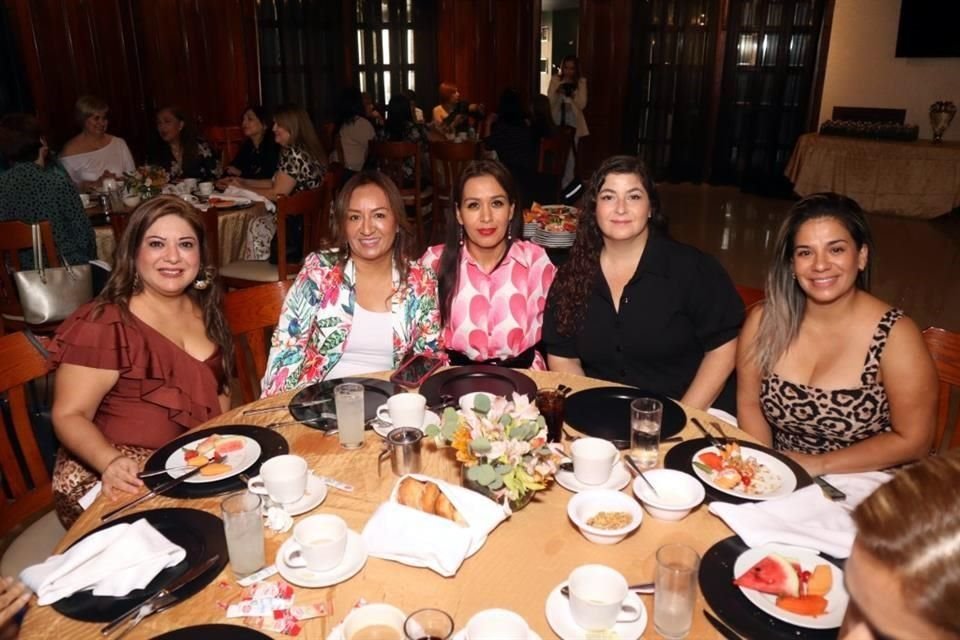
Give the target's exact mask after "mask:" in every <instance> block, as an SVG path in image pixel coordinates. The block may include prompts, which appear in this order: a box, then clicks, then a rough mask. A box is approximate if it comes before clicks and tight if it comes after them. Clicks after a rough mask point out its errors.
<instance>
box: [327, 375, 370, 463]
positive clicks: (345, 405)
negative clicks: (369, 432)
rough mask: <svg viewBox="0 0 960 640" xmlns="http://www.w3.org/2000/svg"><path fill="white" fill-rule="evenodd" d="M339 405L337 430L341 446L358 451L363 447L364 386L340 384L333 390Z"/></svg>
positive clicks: (351, 383) (348, 383) (350, 383)
mask: <svg viewBox="0 0 960 640" xmlns="http://www.w3.org/2000/svg"><path fill="white" fill-rule="evenodd" d="M333 398H334V402H335V403H336V405H337V429H338V430H339V435H340V446H341V447H343V448H345V449H358V448H360V447H362V446H363V385H362V384H356V383H353V382H345V383H343V384H338V385H337V386H336V387H335V388H334V389H333Z"/></svg>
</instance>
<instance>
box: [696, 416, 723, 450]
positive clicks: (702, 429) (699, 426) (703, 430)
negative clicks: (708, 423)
mask: <svg viewBox="0 0 960 640" xmlns="http://www.w3.org/2000/svg"><path fill="white" fill-rule="evenodd" d="M690 422H692V423H693V426H695V427H696V428H697V429H699V430H700V433H702V434H703V436H704V437H705V438H706V439H707V441H708V442H709V443H710V444H712V445H713V446H715V447H716V448H717V449H723V443H722V442H720V441H719V440H717V438H716V436H714V435H713V434H712V433H710V432H709V431H707V429H706V428H705V427H704V426H703V425H702V424H701V423H700V421H699V420H697V419H696V418H690Z"/></svg>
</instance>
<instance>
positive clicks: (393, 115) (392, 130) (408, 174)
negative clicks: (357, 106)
mask: <svg viewBox="0 0 960 640" xmlns="http://www.w3.org/2000/svg"><path fill="white" fill-rule="evenodd" d="M427 138H428V136H427V131H426V129H425V128H424V127H423V125H421V124H417V123H416V121H415V120H414V116H413V112H411V111H410V101H409V100H408V99H407V97H406V96H405V95H404V94H397V95H395V96H393V97H392V98H390V104H389V105H387V123H386V124H385V125H384V127H383V129H381V130H380V131H378V132H377V139H378V140H382V141H384V142H413V143H415V144H416V145H417V147H418V149H419V150H420V180H421V182H426V181H427V177H428V176H429V174H430V156H429V147H428V146H427ZM415 172H416V158H414V157H412V156H411V157H409V158H407V159H405V160H404V161H403V184H402V185H400V186H402V187H404V188H408V187H412V186H414V180H415Z"/></svg>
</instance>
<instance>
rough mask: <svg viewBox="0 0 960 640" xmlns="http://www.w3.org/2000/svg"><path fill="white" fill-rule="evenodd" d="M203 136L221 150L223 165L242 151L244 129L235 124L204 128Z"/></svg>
mask: <svg viewBox="0 0 960 640" xmlns="http://www.w3.org/2000/svg"><path fill="white" fill-rule="evenodd" d="M268 135H269V134H268ZM203 137H204V138H206V140H207V142H209V143H210V144H211V146H213V148H214V149H216V150H217V151H219V152H220V163H221V166H223V167H226V166H227V165H228V164H229V163H230V162H232V161H233V158H234V157H235V156H236V155H237V152H238V151H240V145H241V144H243V129H241V128H240V127H238V126H233V125H231V126H209V127H205V128H204V130H203Z"/></svg>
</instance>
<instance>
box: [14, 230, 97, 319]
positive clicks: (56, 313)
mask: <svg viewBox="0 0 960 640" xmlns="http://www.w3.org/2000/svg"><path fill="white" fill-rule="evenodd" d="M31 232H32V233H33V266H34V268H33V269H32V270H24V271H17V272H16V273H14V274H13V280H14V282H15V283H16V286H17V293H18V295H19V297H20V306H21V307H23V320H24V322H26V323H27V324H47V323H50V322H60V321H62V320H65V319H66V318H67V316H69V315H70V314H71V313H73V312H74V311H75V310H76V309H77V307H79V306H80V305H82V304H83V303H85V302H89V301H90V300H91V299H92V298H93V278H92V274H91V273H90V265H89V264H82V265H70V264H67V262H66V261H65V260H64V261H63V266H62V267H53V268H45V267H44V266H43V242H42V241H41V238H40V225H38V224H34V225H31Z"/></svg>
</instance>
